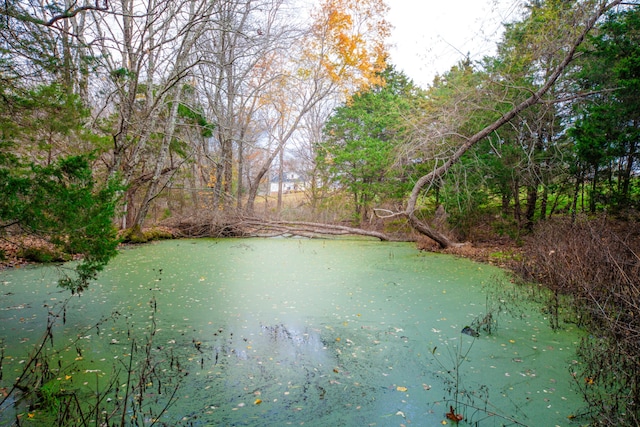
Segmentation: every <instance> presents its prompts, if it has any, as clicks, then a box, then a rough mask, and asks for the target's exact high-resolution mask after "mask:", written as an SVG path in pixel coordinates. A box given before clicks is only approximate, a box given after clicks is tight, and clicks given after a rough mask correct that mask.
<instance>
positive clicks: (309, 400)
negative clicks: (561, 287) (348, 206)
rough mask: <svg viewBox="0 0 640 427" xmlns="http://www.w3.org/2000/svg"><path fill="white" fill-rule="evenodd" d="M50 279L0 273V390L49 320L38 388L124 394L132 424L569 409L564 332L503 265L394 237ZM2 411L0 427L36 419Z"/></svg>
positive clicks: (132, 262) (174, 255)
mask: <svg viewBox="0 0 640 427" xmlns="http://www.w3.org/2000/svg"><path fill="white" fill-rule="evenodd" d="M58 273H59V271H57V268H53V267H49V268H43V267H38V268H22V269H16V270H9V271H3V272H0V283H1V287H0V291H1V295H2V299H1V303H0V337H2V340H3V341H2V345H3V348H4V354H3V359H2V360H3V363H2V372H3V378H2V384H1V386H2V387H3V390H5V391H6V390H8V389H9V388H10V385H11V382H12V381H14V380H15V378H16V377H18V376H20V375H21V372H22V370H23V369H24V367H25V364H28V363H29V362H28V360H29V359H28V353H29V351H32V349H33V348H34V347H35V346H36V344H37V343H38V342H40V341H41V340H42V336H43V332H44V331H45V329H46V326H47V322H48V320H50V319H51V316H48V315H47V313H48V312H53V313H57V318H55V325H54V326H53V327H52V334H51V336H50V337H49V338H48V339H47V341H46V346H45V347H46V350H47V351H48V352H49V353H48V354H51V355H52V356H50V357H53V358H55V360H50V361H49V362H48V365H47V366H48V367H49V368H50V370H51V371H52V372H53V373H54V374H53V376H52V377H51V378H48V382H47V385H48V386H50V387H53V388H54V389H55V390H61V389H62V390H74V392H76V393H77V395H81V396H85V397H87V398H88V399H93V400H95V401H96V402H97V401H98V399H97V398H96V396H103V398H102V399H101V400H100V405H101V413H102V414H103V416H106V415H105V414H108V413H109V405H114V407H115V405H116V403H118V402H120V405H122V402H123V401H126V400H130V403H129V404H128V405H127V407H126V408H125V420H127V421H131V420H135V423H137V424H136V425H142V424H145V425H150V424H153V423H154V422H156V425H158V424H160V425H194V426H209V425H211V426H271V425H274V426H275V425H307V426H327V425H331V426H402V425H409V424H412V425H419V426H431V425H441V424H447V423H448V424H453V423H454V422H453V421H452V420H449V419H447V416H446V414H447V413H448V412H450V408H451V407H454V408H455V410H454V413H455V414H456V415H458V414H459V415H460V416H462V418H463V420H462V421H461V422H460V425H478V426H502V425H528V426H540V425H545V426H554V425H562V426H564V425H569V424H570V420H569V418H568V417H570V416H572V415H573V414H574V413H575V412H577V411H579V408H580V406H581V404H582V402H581V399H580V397H579V396H578V395H577V393H576V392H575V390H574V389H573V384H574V382H573V381H574V380H573V378H572V376H571V367H572V364H575V363H577V362H576V361H574V360H572V358H573V357H574V348H575V346H576V344H577V342H578V341H579V339H580V332H579V331H578V330H577V329H576V330H574V329H572V328H571V327H570V326H566V327H565V328H564V329H563V330H562V331H560V332H553V331H551V330H550V328H549V321H548V319H547V318H546V316H545V313H544V310H542V309H541V307H538V306H536V305H535V304H533V303H527V304H524V303H523V297H522V295H520V294H519V293H518V291H516V290H514V289H515V288H514V286H513V285H512V284H511V283H510V282H509V280H508V277H507V276H506V275H505V274H504V272H502V271H501V270H499V269H497V268H494V267H491V266H488V265H483V264H478V263H474V262H471V261H469V260H465V259H458V258H455V257H451V256H446V255H440V254H431V253H423V252H420V251H418V250H416V249H415V246H414V245H413V244H410V243H381V242H377V241H369V240H307V239H285V238H282V239H245V240H236V239H199V240H175V241H164V242H159V243H154V244H149V245H145V246H140V247H135V248H130V249H125V250H123V251H122V252H121V254H120V255H119V256H118V257H117V258H116V259H115V260H114V261H113V262H112V263H111V264H110V265H109V266H108V267H107V269H106V270H105V271H104V272H103V273H101V274H100V276H99V278H98V280H97V281H96V283H93V284H92V285H91V286H90V287H89V289H88V290H87V291H86V292H84V293H83V294H82V295H81V296H74V297H70V296H69V295H68V293H66V292H63V291H61V290H60V289H58V288H57V287H56V279H57V277H58ZM63 305H64V307H65V308H64V309H63V308H62V306H63ZM506 309H508V310H506ZM507 311H508V312H507ZM483 320H484V321H487V322H485V324H484V326H491V331H490V332H491V333H488V331H487V330H485V329H488V328H482V321H483ZM466 326H473V327H474V328H475V329H477V332H478V333H479V336H477V337H476V336H472V335H475V334H473V332H475V331H471V332H470V333H469V334H468V333H462V331H463V329H464V328H465V327H466ZM466 332H468V330H466ZM55 349H63V350H61V351H60V352H59V353H55V352H54V350H55ZM132 354H133V355H134V356H133V357H132V356H131V355H132ZM145 358H146V360H147V361H148V363H147V364H146V365H145V364H144V363H143V362H141V361H140V359H145ZM135 387H138V388H139V390H141V391H140V392H139V393H138V394H137V395H136V394H135V393H134V392H130V393H128V391H130V390H133V389H134V388H135ZM105 390H106V391H105ZM103 393H104V394H103ZM11 403H12V402H10V401H8V402H5V405H4V407H3V408H2V413H1V414H0V415H1V417H0V420H1V422H2V423H4V424H8V423H10V422H13V421H14V420H15V418H16V416H17V415H20V416H23V417H26V416H28V417H29V421H30V424H29V425H37V423H38V420H41V418H39V417H41V414H40V412H39V411H38V410H37V409H34V408H22V407H20V406H19V405H15V406H14V405H12V404H11ZM120 407H122V406H120ZM145 408H146V409H145ZM145 411H146V412H145ZM25 414H26V415H25ZM42 423H44V421H42Z"/></svg>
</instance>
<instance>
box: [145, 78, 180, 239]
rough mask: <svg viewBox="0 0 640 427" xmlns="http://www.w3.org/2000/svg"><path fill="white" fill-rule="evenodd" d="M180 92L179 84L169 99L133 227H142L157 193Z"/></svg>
mask: <svg viewBox="0 0 640 427" xmlns="http://www.w3.org/2000/svg"><path fill="white" fill-rule="evenodd" d="M180 94H181V90H180V88H179V86H176V89H175V90H174V96H173V98H172V100H171V110H170V112H169V117H168V119H167V129H166V130H165V134H164V137H163V138H162V145H161V147H160V151H159V153H158V156H157V158H156V164H155V168H154V171H153V177H152V178H151V181H150V182H149V186H148V187H147V192H146V194H145V196H144V199H143V201H142V204H141V205H140V209H139V210H138V213H137V215H136V220H135V224H134V227H136V228H139V229H142V226H143V224H144V221H145V219H146V216H147V213H148V212H149V207H150V206H151V201H153V199H155V198H156V196H157V195H158V189H159V187H160V179H161V178H162V175H163V174H162V171H163V169H164V164H165V163H166V161H167V158H168V157H169V148H170V146H171V141H172V140H173V135H174V133H175V129H176V121H177V119H178V105H180Z"/></svg>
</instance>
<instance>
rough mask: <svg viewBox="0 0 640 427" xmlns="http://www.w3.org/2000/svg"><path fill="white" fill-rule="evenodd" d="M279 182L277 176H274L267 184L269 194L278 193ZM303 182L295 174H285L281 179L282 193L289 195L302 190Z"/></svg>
mask: <svg viewBox="0 0 640 427" xmlns="http://www.w3.org/2000/svg"><path fill="white" fill-rule="evenodd" d="M279 181H280V176H279V174H275V175H274V176H273V177H272V178H271V182H270V183H269V191H270V192H271V193H277V192H278V183H279ZM304 187H305V182H304V180H303V179H302V177H301V176H300V175H299V174H298V173H296V172H285V173H284V174H283V177H282V192H283V193H289V192H292V191H301V190H304Z"/></svg>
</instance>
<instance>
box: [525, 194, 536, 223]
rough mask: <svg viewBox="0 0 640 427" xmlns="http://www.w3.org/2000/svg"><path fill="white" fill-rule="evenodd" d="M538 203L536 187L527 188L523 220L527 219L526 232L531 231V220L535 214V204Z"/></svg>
mask: <svg viewBox="0 0 640 427" xmlns="http://www.w3.org/2000/svg"><path fill="white" fill-rule="evenodd" d="M537 202H538V187H537V186H536V185H528V186H527V210H526V213H525V218H526V219H527V225H526V227H527V230H533V219H534V217H535V214H536V204H537Z"/></svg>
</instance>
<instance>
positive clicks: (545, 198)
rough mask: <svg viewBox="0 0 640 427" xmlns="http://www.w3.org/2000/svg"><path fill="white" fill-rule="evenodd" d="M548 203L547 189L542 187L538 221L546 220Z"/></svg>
mask: <svg viewBox="0 0 640 427" xmlns="http://www.w3.org/2000/svg"><path fill="white" fill-rule="evenodd" d="M548 201H549V187H547V186H546V185H544V186H543V187H542V197H541V198H540V220H541V221H544V220H545V219H546V218H547V203H548Z"/></svg>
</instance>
